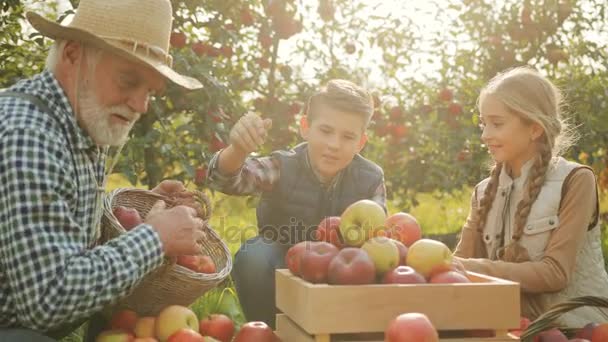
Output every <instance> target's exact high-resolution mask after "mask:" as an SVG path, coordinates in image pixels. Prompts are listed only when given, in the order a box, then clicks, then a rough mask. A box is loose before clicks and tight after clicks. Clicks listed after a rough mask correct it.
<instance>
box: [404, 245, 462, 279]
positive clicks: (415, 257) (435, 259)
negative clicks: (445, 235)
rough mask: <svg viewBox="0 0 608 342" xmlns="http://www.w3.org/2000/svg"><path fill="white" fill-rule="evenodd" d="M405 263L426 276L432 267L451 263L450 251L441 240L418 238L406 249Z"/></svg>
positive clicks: (429, 273)
mask: <svg viewBox="0 0 608 342" xmlns="http://www.w3.org/2000/svg"><path fill="white" fill-rule="evenodd" d="M407 265H408V266H410V267H412V268H413V269H415V270H416V271H417V272H418V273H420V274H422V275H423V276H424V277H425V278H428V277H429V276H430V275H431V274H432V273H433V270H434V269H438V268H449V267H450V266H451V265H452V251H450V249H449V248H448V246H446V245H445V244H444V243H443V242H440V241H436V240H431V239H420V240H418V241H416V242H414V244H412V245H411V246H410V248H409V249H408V251H407Z"/></svg>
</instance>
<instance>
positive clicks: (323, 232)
mask: <svg viewBox="0 0 608 342" xmlns="http://www.w3.org/2000/svg"><path fill="white" fill-rule="evenodd" d="M314 237H315V239H316V240H317V241H327V242H329V243H331V244H332V245H334V246H336V247H338V248H343V247H344V243H343V240H342V235H340V216H329V217H326V218H324V219H323V220H322V221H321V223H319V226H318V227H317V230H315V236H314Z"/></svg>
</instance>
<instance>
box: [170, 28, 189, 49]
mask: <svg viewBox="0 0 608 342" xmlns="http://www.w3.org/2000/svg"><path fill="white" fill-rule="evenodd" d="M169 43H170V44H171V46H173V47H174V48H176V49H181V48H183V47H184V46H186V35H185V34H184V33H183V32H173V33H171V37H170V39H169Z"/></svg>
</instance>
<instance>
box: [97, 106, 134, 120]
mask: <svg viewBox="0 0 608 342" xmlns="http://www.w3.org/2000/svg"><path fill="white" fill-rule="evenodd" d="M104 111H105V112H106V114H108V116H109V115H110V114H118V115H120V116H122V117H125V118H127V119H128V120H129V121H132V122H135V121H137V120H138V119H139V117H140V115H141V114H139V113H137V112H135V111H133V110H131V109H130V108H129V107H128V106H124V105H123V106H112V107H107V108H105V109H104Z"/></svg>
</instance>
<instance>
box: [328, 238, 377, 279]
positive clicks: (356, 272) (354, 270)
mask: <svg viewBox="0 0 608 342" xmlns="http://www.w3.org/2000/svg"><path fill="white" fill-rule="evenodd" d="M328 271H329V283H330V284H337V285H360V284H372V283H374V282H375V280H376V267H375V266H374V262H373V261H372V259H371V258H370V257H369V255H367V253H366V252H365V251H364V250H362V249H360V248H354V247H347V248H344V249H342V250H341V251H340V252H338V254H337V255H336V257H335V258H333V259H332V260H331V262H330V263H329V270H328Z"/></svg>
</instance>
